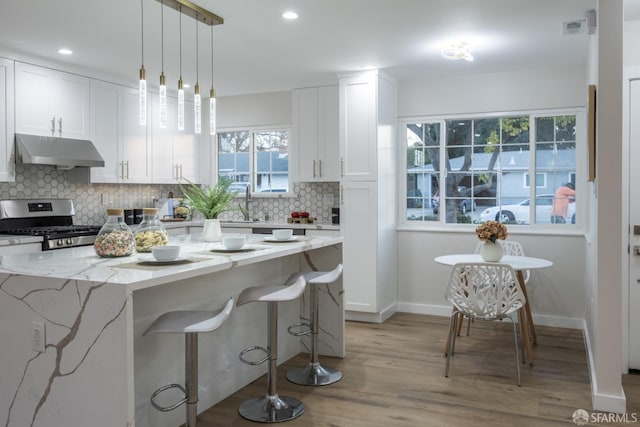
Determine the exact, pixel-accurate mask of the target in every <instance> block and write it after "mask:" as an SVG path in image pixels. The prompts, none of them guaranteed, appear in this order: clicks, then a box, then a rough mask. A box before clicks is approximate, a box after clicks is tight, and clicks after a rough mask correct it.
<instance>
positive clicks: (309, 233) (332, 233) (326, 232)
mask: <svg viewBox="0 0 640 427" xmlns="http://www.w3.org/2000/svg"><path fill="white" fill-rule="evenodd" d="M305 234H306V235H307V236H310V237H314V236H320V237H325V236H328V237H339V236H340V230H313V229H307V231H306V232H305Z"/></svg>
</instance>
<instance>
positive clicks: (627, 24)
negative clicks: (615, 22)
mask: <svg viewBox="0 0 640 427" xmlns="http://www.w3.org/2000/svg"><path fill="white" fill-rule="evenodd" d="M623 31H624V41H625V43H624V45H623V58H624V66H625V67H630V66H635V65H640V49H638V40H640V21H624V30H623Z"/></svg>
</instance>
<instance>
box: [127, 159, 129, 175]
mask: <svg viewBox="0 0 640 427" xmlns="http://www.w3.org/2000/svg"><path fill="white" fill-rule="evenodd" d="M127 179H129V160H127Z"/></svg>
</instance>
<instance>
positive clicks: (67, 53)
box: [58, 48, 73, 55]
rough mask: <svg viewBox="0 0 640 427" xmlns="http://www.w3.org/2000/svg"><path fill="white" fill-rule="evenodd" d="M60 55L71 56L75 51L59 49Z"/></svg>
mask: <svg viewBox="0 0 640 427" xmlns="http://www.w3.org/2000/svg"><path fill="white" fill-rule="evenodd" d="M58 53H59V54H60V55H71V54H72V53H73V51H72V50H71V49H67V48H62V49H58Z"/></svg>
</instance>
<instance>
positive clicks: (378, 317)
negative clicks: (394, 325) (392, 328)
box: [344, 304, 398, 323]
mask: <svg viewBox="0 0 640 427" xmlns="http://www.w3.org/2000/svg"><path fill="white" fill-rule="evenodd" d="M397 311H398V309H397V306H396V304H391V305H389V306H388V307H386V308H385V309H383V310H382V311H380V312H378V313H366V312H363V311H352V310H346V311H345V312H344V318H345V319H346V320H353V321H355V322H368V323H383V322H385V321H386V320H387V319H388V318H389V317H391V316H393V315H394V314H395V313H396V312H397Z"/></svg>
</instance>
